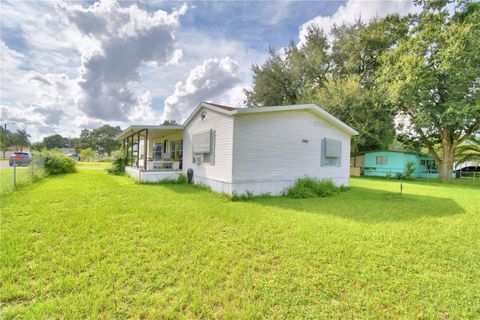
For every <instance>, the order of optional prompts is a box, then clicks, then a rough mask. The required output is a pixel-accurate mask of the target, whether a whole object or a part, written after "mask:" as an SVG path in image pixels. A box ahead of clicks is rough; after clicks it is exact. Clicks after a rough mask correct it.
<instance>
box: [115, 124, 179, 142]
mask: <svg viewBox="0 0 480 320" xmlns="http://www.w3.org/2000/svg"><path fill="white" fill-rule="evenodd" d="M146 129H148V132H149V133H150V134H151V133H153V134H154V133H172V132H175V131H179V130H183V126H182V125H170V126H162V125H132V126H129V127H128V128H127V129H125V130H123V131H122V132H121V133H120V134H119V135H118V136H116V139H117V140H118V141H121V140H123V139H125V138H127V137H130V136H131V135H134V134H137V133H138V132H140V131H143V130H146Z"/></svg>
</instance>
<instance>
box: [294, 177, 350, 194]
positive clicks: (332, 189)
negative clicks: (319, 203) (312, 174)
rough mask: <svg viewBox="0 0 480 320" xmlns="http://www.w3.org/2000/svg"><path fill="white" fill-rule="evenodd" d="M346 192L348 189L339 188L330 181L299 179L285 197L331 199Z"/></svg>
mask: <svg viewBox="0 0 480 320" xmlns="http://www.w3.org/2000/svg"><path fill="white" fill-rule="evenodd" d="M344 190H347V188H346V187H343V186H342V187H337V186H336V185H335V184H334V183H333V182H332V181H330V180H318V179H315V178H308V177H307V178H302V179H298V180H297V181H296V182H295V184H294V185H293V186H291V187H290V188H288V189H287V191H286V193H285V195H286V196H288V197H291V198H294V199H305V198H314V197H331V196H335V195H337V194H338V193H339V192H340V191H344Z"/></svg>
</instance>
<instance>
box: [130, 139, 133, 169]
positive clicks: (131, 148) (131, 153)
mask: <svg viewBox="0 0 480 320" xmlns="http://www.w3.org/2000/svg"><path fill="white" fill-rule="evenodd" d="M131 137H132V145H131V146H130V166H131V167H133V134H132V135H131Z"/></svg>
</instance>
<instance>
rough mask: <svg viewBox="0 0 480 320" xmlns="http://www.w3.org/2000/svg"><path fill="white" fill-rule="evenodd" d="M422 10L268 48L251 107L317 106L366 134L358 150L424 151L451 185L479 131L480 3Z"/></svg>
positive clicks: (428, 3)
mask: <svg viewBox="0 0 480 320" xmlns="http://www.w3.org/2000/svg"><path fill="white" fill-rule="evenodd" d="M416 4H417V5H419V6H421V7H422V11H421V12H420V13H418V14H412V15H407V16H405V17H400V16H398V15H391V16H387V17H385V18H382V19H374V20H372V21H370V23H368V24H366V23H364V22H362V21H361V20H358V21H356V22H355V23H353V24H350V25H335V26H334V27H333V28H332V30H331V32H330V34H329V35H328V37H327V36H326V35H325V34H324V32H323V31H322V30H320V29H318V28H311V29H310V30H308V35H307V37H306V40H305V41H304V43H301V44H293V43H292V44H290V45H289V46H287V47H286V48H284V50H281V51H280V52H281V53H279V52H276V51H275V50H273V49H269V51H268V52H269V57H268V58H267V60H266V61H265V63H263V64H262V65H253V66H252V71H253V87H252V89H250V90H246V91H245V93H246V104H247V105H248V106H250V107H254V106H268V105H284V104H297V103H316V104H318V105H320V107H322V108H324V109H326V110H327V111H328V112H330V113H332V114H333V115H335V116H336V117H338V118H339V119H340V120H342V121H344V122H345V123H347V124H349V125H351V126H352V127H354V128H356V129H357V130H358V131H359V133H360V134H359V136H357V137H354V139H353V145H354V147H353V148H352V151H354V152H355V151H367V150H371V149H377V148H385V147H388V146H392V144H393V143H394V142H395V144H396V145H397V146H398V145H400V144H401V145H405V146H409V147H411V148H413V149H416V150H419V149H421V148H422V146H426V147H427V148H428V150H429V153H430V154H431V155H432V157H433V158H434V159H435V160H436V161H437V162H438V163H439V167H440V174H441V176H442V177H443V178H445V179H448V178H449V177H451V171H452V169H453V161H454V155H455V150H456V148H457V147H458V146H459V145H460V144H462V143H463V142H465V141H466V140H467V139H469V138H470V137H471V136H472V135H474V134H475V133H476V132H478V131H479V129H480V102H479V101H480V99H479V98H480V54H479V52H480V37H479V34H480V4H479V3H476V2H474V1H469V0H457V1H455V0H441V1H437V0H418V1H416ZM394 120H395V121H394ZM395 124H396V125H397V128H396V127H395ZM396 135H397V137H395V136H396Z"/></svg>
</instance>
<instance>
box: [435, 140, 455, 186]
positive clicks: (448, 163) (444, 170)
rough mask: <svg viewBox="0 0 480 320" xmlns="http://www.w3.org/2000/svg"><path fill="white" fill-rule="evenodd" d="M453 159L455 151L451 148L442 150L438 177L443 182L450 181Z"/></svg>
mask: <svg viewBox="0 0 480 320" xmlns="http://www.w3.org/2000/svg"><path fill="white" fill-rule="evenodd" d="M454 158H455V149H454V148H452V147H448V148H444V150H443V159H442V160H441V161H440V164H439V172H440V177H441V178H442V179H443V180H452V171H453V162H454Z"/></svg>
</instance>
